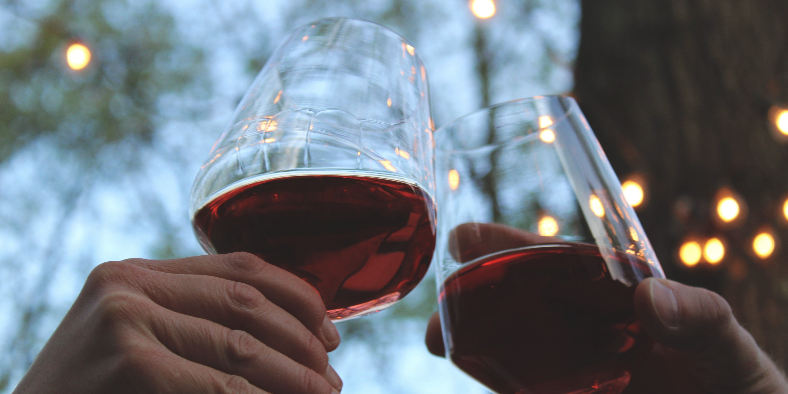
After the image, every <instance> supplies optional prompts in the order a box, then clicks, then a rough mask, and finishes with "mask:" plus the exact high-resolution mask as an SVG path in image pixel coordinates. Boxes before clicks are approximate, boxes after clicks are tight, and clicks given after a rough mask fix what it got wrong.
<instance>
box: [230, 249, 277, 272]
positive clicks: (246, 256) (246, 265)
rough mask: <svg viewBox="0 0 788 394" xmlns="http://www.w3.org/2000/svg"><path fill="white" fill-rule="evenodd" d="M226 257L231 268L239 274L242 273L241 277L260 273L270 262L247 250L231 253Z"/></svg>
mask: <svg viewBox="0 0 788 394" xmlns="http://www.w3.org/2000/svg"><path fill="white" fill-rule="evenodd" d="M226 258H227V264H229V265H230V268H232V270H233V271H235V272H236V273H238V274H239V275H242V276H241V277H244V276H256V275H258V274H260V272H261V271H262V270H264V269H265V266H266V265H267V264H268V263H266V262H265V261H263V260H262V259H260V258H259V257H257V256H255V255H253V254H251V253H247V252H236V253H230V254H228V255H226Z"/></svg>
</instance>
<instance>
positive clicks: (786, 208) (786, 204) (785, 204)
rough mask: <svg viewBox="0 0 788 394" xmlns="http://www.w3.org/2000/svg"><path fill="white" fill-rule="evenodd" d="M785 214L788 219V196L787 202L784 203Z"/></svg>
mask: <svg viewBox="0 0 788 394" xmlns="http://www.w3.org/2000/svg"><path fill="white" fill-rule="evenodd" d="M783 215H785V220H788V198H787V199H785V203H784V204H783Z"/></svg>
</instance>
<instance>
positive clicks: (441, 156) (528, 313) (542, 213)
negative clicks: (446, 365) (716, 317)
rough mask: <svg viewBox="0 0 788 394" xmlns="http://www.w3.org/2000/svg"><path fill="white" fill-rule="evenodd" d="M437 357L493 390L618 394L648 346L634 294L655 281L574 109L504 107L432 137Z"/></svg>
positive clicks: (632, 222) (657, 272) (629, 212)
mask: <svg viewBox="0 0 788 394" xmlns="http://www.w3.org/2000/svg"><path fill="white" fill-rule="evenodd" d="M435 137H436V146H437V149H436V179H437V184H438V186H437V193H438V194H437V195H438V204H439V206H440V207H441V209H440V211H439V217H438V223H439V231H438V246H437V252H436V255H437V260H436V264H437V266H436V268H437V270H436V271H437V280H438V291H439V304H440V317H441V323H442V327H443V338H444V343H445V346H446V352H447V357H449V358H451V360H452V361H453V362H454V364H455V365H457V366H458V367H459V368H460V369H462V370H463V371H465V372H466V373H468V374H469V375H471V376H472V377H473V378H475V379H476V380H478V381H480V382H481V383H483V384H485V385H486V386H487V387H489V388H490V389H492V390H494V391H495V392H497V393H500V394H513V393H523V394H525V393H529V394H569V393H574V394H580V393H584V394H590V393H605V394H618V393H621V392H623V391H624V390H625V389H626V387H627V386H628V385H629V386H630V387H631V386H632V384H631V383H632V382H634V381H636V380H637V378H638V375H637V372H636V370H637V364H638V362H639V360H641V359H642V357H643V356H644V355H645V354H647V353H648V352H649V351H650V350H651V348H652V344H653V343H652V341H651V340H650V339H649V338H648V337H647V336H646V335H645V334H644V332H643V331H642V330H641V328H640V324H639V322H638V320H637V318H636V316H635V314H634V308H633V296H634V290H635V286H636V285H637V284H638V282H640V281H641V280H643V279H645V278H647V277H652V276H653V277H660V278H662V277H664V274H663V273H662V269H661V267H660V265H659V262H658V261H657V258H656V256H655V255H654V253H653V250H652V248H651V245H650V244H649V241H648V239H647V238H646V234H645V233H644V232H643V229H642V228H641V225H640V223H639V221H638V219H637V217H636V216H635V212H634V211H633V209H632V207H630V206H629V205H628V204H627V202H626V200H625V199H624V195H623V193H622V191H621V185H620V183H619V181H618V179H617V178H616V175H615V174H614V173H613V171H612V169H611V167H610V164H609V163H608V161H607V158H606V157H605V154H604V152H603V151H602V149H601V147H600V146H599V144H598V142H597V141H596V138H595V137H594V135H593V133H592V131H591V129H590V128H589V126H588V124H587V123H586V120H585V118H584V117H583V114H582V113H581V112H580V108H579V107H578V106H577V104H576V103H575V101H574V100H572V99H571V98H568V97H555V96H554V97H536V98H533V99H524V100H517V101H512V102H508V103H504V104H500V105H497V106H493V107H491V108H487V109H484V110H482V111H479V112H476V113H474V114H471V115H468V116H466V117H463V118H460V119H458V120H456V121H454V122H452V123H450V124H448V125H446V126H445V127H442V128H441V129H439V130H438V131H437V132H436V134H435Z"/></svg>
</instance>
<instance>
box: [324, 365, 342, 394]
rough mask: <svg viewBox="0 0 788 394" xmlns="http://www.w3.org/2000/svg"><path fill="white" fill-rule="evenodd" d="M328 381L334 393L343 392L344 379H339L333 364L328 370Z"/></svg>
mask: <svg viewBox="0 0 788 394" xmlns="http://www.w3.org/2000/svg"><path fill="white" fill-rule="evenodd" d="M326 380H328V383H331V387H333V388H334V391H332V393H337V394H339V392H340V391H342V378H340V377H339V375H338V374H337V371H334V367H332V366H331V364H329V365H328V369H326Z"/></svg>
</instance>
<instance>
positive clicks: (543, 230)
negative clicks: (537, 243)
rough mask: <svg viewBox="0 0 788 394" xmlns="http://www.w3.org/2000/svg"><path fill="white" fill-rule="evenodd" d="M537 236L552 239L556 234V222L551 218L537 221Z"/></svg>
mask: <svg viewBox="0 0 788 394" xmlns="http://www.w3.org/2000/svg"><path fill="white" fill-rule="evenodd" d="M538 228H539V235H542V236H545V237H552V236H553V235H556V234H558V222H556V221H555V219H554V218H553V217H552V216H544V217H542V218H541V219H539V224H538Z"/></svg>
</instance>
